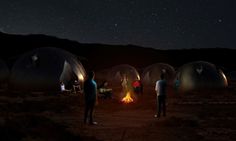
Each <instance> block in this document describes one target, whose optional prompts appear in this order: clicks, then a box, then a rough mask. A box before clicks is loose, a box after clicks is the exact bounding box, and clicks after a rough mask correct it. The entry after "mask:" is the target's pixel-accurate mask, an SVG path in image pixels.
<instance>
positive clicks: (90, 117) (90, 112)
mask: <svg viewBox="0 0 236 141" xmlns="http://www.w3.org/2000/svg"><path fill="white" fill-rule="evenodd" d="M94 106H95V102H92V103H90V108H89V109H90V111H89V123H90V124H93V122H94V121H93V110H94Z"/></svg>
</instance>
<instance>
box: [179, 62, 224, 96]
mask: <svg viewBox="0 0 236 141" xmlns="http://www.w3.org/2000/svg"><path fill="white" fill-rule="evenodd" d="M176 77H177V78H178V79H179V81H180V89H181V90H184V91H186V90H193V89H203V88H223V87H226V86H227V85H228V83H227V79H226V77H225V75H224V73H223V72H222V71H221V70H220V69H218V68H217V67H216V66H215V65H214V64H211V63H209V62H204V61H197V62H191V63H188V64H185V65H183V66H182V67H180V69H179V70H178V72H177V75H176Z"/></svg>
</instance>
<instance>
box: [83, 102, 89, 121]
mask: <svg viewBox="0 0 236 141" xmlns="http://www.w3.org/2000/svg"><path fill="white" fill-rule="evenodd" d="M88 112H89V105H88V103H86V104H85V109H84V123H87V118H88Z"/></svg>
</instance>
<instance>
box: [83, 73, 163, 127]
mask: <svg viewBox="0 0 236 141" xmlns="http://www.w3.org/2000/svg"><path fill="white" fill-rule="evenodd" d="M94 77H95V73H94V72H93V71H90V72H89V73H88V76H87V79H86V80H85V82H84V87H83V93H84V97H85V110H84V123H85V124H87V123H89V124H90V125H96V124H97V122H95V121H94V120H93V113H94V107H95V105H96V104H97V102H98V101H97V100H98V95H97V83H96V81H95V80H94ZM121 85H122V87H123V92H127V91H128V89H129V87H132V86H134V87H133V88H134V90H135V88H136V87H141V86H142V84H141V82H140V81H137V82H133V83H132V84H131V83H130V81H129V80H128V77H127V76H126V75H124V77H123V79H122V82H121ZM135 86H136V87H135ZM166 89H167V81H166V80H165V73H162V74H161V75H160V79H159V80H157V81H156V85H155V91H156V98H157V113H156V114H155V115H154V117H155V118H160V116H161V114H162V113H163V116H166Z"/></svg>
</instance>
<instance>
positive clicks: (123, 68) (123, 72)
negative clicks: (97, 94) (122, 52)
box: [107, 64, 140, 86]
mask: <svg viewBox="0 0 236 141" xmlns="http://www.w3.org/2000/svg"><path fill="white" fill-rule="evenodd" d="M124 76H125V77H127V78H128V80H129V81H130V82H131V83H132V82H133V81H135V80H140V76H139V73H138V71H137V70H136V69H135V68H134V67H133V66H130V65H128V64H121V65H117V66H114V67H112V68H111V70H110V72H109V74H108V75H107V77H108V78H107V80H108V82H109V83H110V84H111V85H113V86H114V85H121V81H122V79H123V78H124Z"/></svg>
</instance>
